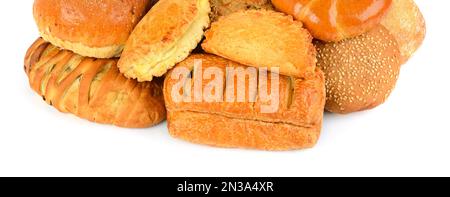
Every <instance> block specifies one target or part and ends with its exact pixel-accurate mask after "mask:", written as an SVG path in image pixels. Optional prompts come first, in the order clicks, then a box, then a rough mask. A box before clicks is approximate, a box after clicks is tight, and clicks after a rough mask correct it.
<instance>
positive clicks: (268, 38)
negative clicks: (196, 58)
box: [202, 10, 316, 77]
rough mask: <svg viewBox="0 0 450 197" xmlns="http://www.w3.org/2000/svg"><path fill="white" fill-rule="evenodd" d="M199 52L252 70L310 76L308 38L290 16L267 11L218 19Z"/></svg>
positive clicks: (311, 59)
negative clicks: (256, 68) (202, 51)
mask: <svg viewBox="0 0 450 197" xmlns="http://www.w3.org/2000/svg"><path fill="white" fill-rule="evenodd" d="M205 35H206V40H205V41H204V42H203V44H202V47H203V49H204V50H205V51H206V52H208V53H212V54H215V55H219V56H222V57H225V58H227V59H230V60H233V61H236V62H239V63H241V64H244V65H247V66H254V67H269V68H271V67H279V68H280V73H281V74H284V75H288V76H295V77H304V76H306V75H308V74H311V73H314V69H315V64H316V51H315V49H314V46H313V44H312V36H311V35H310V34H309V33H308V31H307V30H306V29H303V28H302V24H301V23H300V22H297V21H294V20H293V18H292V17H291V16H287V15H285V14H282V13H279V12H274V11H268V10H248V11H239V12H235V13H233V14H230V15H228V16H225V17H221V18H220V19H219V20H218V21H217V22H214V23H213V24H212V25H211V29H210V30H208V31H207V32H206V34H205Z"/></svg>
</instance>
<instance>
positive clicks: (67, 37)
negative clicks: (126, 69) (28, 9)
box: [33, 0, 154, 58]
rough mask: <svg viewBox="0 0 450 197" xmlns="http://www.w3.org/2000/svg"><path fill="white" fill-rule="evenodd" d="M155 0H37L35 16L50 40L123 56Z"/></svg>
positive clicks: (99, 55) (87, 52)
mask: <svg viewBox="0 0 450 197" xmlns="http://www.w3.org/2000/svg"><path fill="white" fill-rule="evenodd" d="M153 1H154V0H96V1H92V0H64V1H61V0H35V1H34V8H33V13H34V19H35V21H36V23H37V26H38V28H39V32H40V34H41V36H42V38H44V39H45V40H46V41H49V42H51V43H52V44H53V45H56V46H58V47H61V48H64V49H68V50H71V51H73V52H75V53H78V54H80V55H83V56H88V57H96V58H110V57H115V56H119V55H120V52H121V51H122V49H123V47H124V45H125V42H126V41H127V39H128V37H129V35H130V33H131V31H132V30H133V28H134V27H135V25H136V24H137V23H138V22H139V21H140V19H141V18H142V17H143V16H144V15H145V13H146V12H147V11H148V9H149V8H150V6H151V4H152V3H153Z"/></svg>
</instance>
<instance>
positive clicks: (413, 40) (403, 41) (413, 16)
mask: <svg viewBox="0 0 450 197" xmlns="http://www.w3.org/2000/svg"><path fill="white" fill-rule="evenodd" d="M381 24H383V25H384V26H385V27H386V29H388V30H389V31H390V32H391V33H392V34H393V35H394V36H395V37H396V38H397V42H398V44H399V46H400V52H401V56H402V57H401V62H402V63H406V61H408V59H409V58H410V57H411V56H412V55H413V53H414V52H415V51H416V50H417V49H418V48H419V47H420V45H422V42H423V40H424V39H425V34H426V25H425V19H424V18H423V15H422V13H421V12H420V10H419V7H417V5H416V3H414V1H413V0H395V1H394V2H393V4H392V8H391V10H390V11H389V12H388V14H387V16H386V17H385V18H384V19H383V20H382V21H381Z"/></svg>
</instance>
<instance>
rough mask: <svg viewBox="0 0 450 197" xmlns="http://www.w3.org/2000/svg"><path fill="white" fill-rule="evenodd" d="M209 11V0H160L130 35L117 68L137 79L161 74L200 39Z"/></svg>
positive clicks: (140, 79)
mask: <svg viewBox="0 0 450 197" xmlns="http://www.w3.org/2000/svg"><path fill="white" fill-rule="evenodd" d="M210 11H211V7H210V4H209V1H208V0H165V1H159V2H158V3H157V4H156V5H155V6H154V7H153V9H152V10H150V12H149V13H148V14H147V15H146V16H145V17H144V18H143V19H142V20H141V22H140V23H139V24H138V25H137V26H136V28H135V30H134V31H133V33H132V34H131V36H130V39H129V40H128V42H127V44H126V46H125V49H124V51H123V53H122V56H121V58H120V60H119V68H120V71H121V72H122V73H124V74H125V75H126V76H127V77H129V78H135V79H138V80H139V81H151V80H152V78H153V77H154V76H162V75H164V74H165V73H166V72H167V70H168V69H170V68H172V67H173V66H174V65H175V64H176V63H178V62H180V61H182V60H183V59H185V58H186V57H187V56H188V55H189V53H190V52H191V51H192V50H193V49H194V48H195V47H196V46H197V44H198V43H199V42H200V41H201V39H202V38H203V34H204V32H203V31H204V29H205V28H207V27H208V26H209V22H210V20H209V13H210Z"/></svg>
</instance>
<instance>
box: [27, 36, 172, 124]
mask: <svg viewBox="0 0 450 197" xmlns="http://www.w3.org/2000/svg"><path fill="white" fill-rule="evenodd" d="M116 63H117V59H95V58H88V57H83V56H80V55H77V54H75V53H72V52H70V51H67V50H60V49H58V48H57V47H55V46H53V45H51V44H50V43H48V42H45V41H44V40H43V39H38V40H37V41H36V42H35V43H34V44H33V45H32V46H31V47H30V49H29V50H28V52H27V55H26V57H25V71H26V73H27V75H28V78H29V82H30V86H31V88H32V89H33V90H34V91H36V92H37V93H38V94H39V95H41V96H42V97H43V98H44V100H45V101H46V102H47V103H48V104H50V105H52V106H54V107H55V108H56V109H58V110H59V111H61V112H65V113H66V112H68V113H72V114H74V115H76V116H79V117H81V118H84V119H87V120H90V121H93V122H98V123H104V124H114V125H117V126H120V127H131V128H143V127H149V126H152V125H155V124H158V123H159V122H161V121H162V120H163V119H164V118H165V114H166V112H165V108H164V100H163V95H162V87H161V86H162V83H158V82H151V83H150V82H146V83H138V82H137V81H135V80H131V79H126V78H125V77H124V76H123V75H122V74H120V73H119V69H117V67H116Z"/></svg>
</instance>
